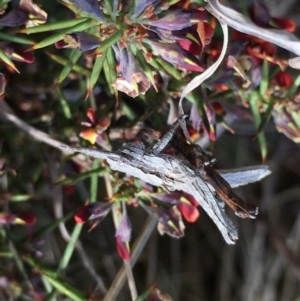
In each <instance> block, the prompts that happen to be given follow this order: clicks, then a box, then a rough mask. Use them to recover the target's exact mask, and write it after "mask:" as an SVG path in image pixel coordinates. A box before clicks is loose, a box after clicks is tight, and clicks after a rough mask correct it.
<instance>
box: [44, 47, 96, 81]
mask: <svg viewBox="0 0 300 301" xmlns="http://www.w3.org/2000/svg"><path fill="white" fill-rule="evenodd" d="M46 53H47V54H48V55H49V56H50V58H51V59H52V60H53V61H55V62H57V63H59V64H60V65H63V66H65V65H66V64H67V63H68V60H67V59H66V58H64V57H62V56H59V55H56V54H51V53H48V52H46ZM72 70H74V71H76V72H78V73H80V74H82V75H85V76H87V77H90V76H91V70H90V69H88V68H86V67H83V66H80V65H77V64H75V65H74V66H73V68H72Z"/></svg>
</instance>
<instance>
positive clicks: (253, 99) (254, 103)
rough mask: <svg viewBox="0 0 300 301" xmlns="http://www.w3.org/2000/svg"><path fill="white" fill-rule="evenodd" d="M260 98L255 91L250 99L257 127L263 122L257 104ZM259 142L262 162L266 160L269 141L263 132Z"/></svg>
mask: <svg viewBox="0 0 300 301" xmlns="http://www.w3.org/2000/svg"><path fill="white" fill-rule="evenodd" d="M258 98H259V94H258V93H257V92H253V93H252V94H251V96H250V99H249V103H250V109H251V112H252V116H253V119H254V124H255V126H256V128H257V129H258V128H259V125H260V123H261V116H260V113H259V110H258V105H257V99H258ZM258 142H259V146H260V151H261V157H262V162H264V161H265V160H266V157H267V142H266V137H265V135H264V133H263V132H261V133H259V134H258Z"/></svg>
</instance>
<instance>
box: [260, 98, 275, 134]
mask: <svg viewBox="0 0 300 301" xmlns="http://www.w3.org/2000/svg"><path fill="white" fill-rule="evenodd" d="M275 103H276V98H275V97H273V98H271V99H270V100H269V103H268V107H267V110H266V111H265V113H264V114H263V116H262V119H261V121H260V123H259V126H258V128H257V133H258V134H259V133H261V131H262V130H263V129H264V127H265V126H266V124H267V122H268V121H269V119H270V117H271V116H272V112H273V108H274V104H275Z"/></svg>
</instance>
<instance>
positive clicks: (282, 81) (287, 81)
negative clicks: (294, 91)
mask: <svg viewBox="0 0 300 301" xmlns="http://www.w3.org/2000/svg"><path fill="white" fill-rule="evenodd" d="M274 79H275V81H276V83H277V84H278V86H279V87H281V88H289V87H291V86H292V85H293V83H294V79H293V78H292V76H291V75H290V74H289V73H287V72H286V71H279V72H278V73H276V75H275V77H274Z"/></svg>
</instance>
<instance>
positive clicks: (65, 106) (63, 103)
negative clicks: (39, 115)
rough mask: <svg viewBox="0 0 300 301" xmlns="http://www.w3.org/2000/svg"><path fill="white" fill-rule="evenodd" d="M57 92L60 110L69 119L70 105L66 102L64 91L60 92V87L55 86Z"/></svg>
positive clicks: (70, 117)
mask: <svg viewBox="0 0 300 301" xmlns="http://www.w3.org/2000/svg"><path fill="white" fill-rule="evenodd" d="M73 67H74V66H72V68H73ZM57 92H58V96H59V102H60V105H61V108H62V111H63V113H64V115H65V118H66V119H69V120H70V119H72V113H71V110H70V106H69V104H68V101H67V99H66V98H65V95H64V93H63V92H62V90H61V89H60V88H57Z"/></svg>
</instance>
